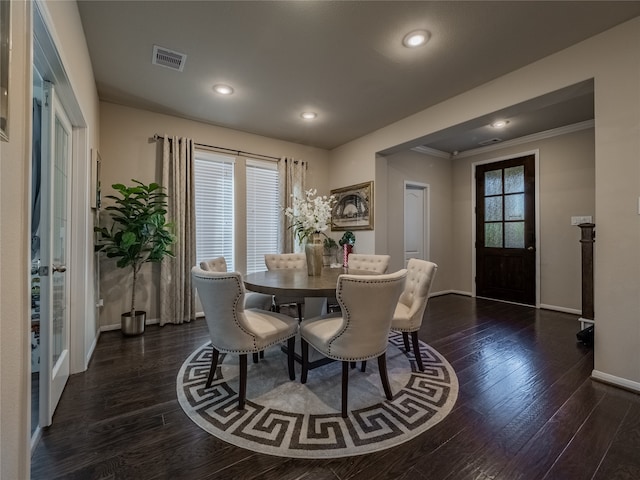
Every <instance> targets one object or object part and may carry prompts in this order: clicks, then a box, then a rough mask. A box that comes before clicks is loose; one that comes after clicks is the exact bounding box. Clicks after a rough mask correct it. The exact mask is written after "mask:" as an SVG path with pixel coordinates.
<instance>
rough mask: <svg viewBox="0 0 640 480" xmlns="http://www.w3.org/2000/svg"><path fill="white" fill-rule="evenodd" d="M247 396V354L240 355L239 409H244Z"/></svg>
mask: <svg viewBox="0 0 640 480" xmlns="http://www.w3.org/2000/svg"><path fill="white" fill-rule="evenodd" d="M246 398H247V354H246V353H243V354H241V355H240V388H239V391H238V410H244V401H245V399H246Z"/></svg>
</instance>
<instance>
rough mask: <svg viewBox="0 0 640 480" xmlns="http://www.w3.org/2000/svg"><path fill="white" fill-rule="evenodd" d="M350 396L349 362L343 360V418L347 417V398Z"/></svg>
mask: <svg viewBox="0 0 640 480" xmlns="http://www.w3.org/2000/svg"><path fill="white" fill-rule="evenodd" d="M348 396H349V362H342V418H347V416H348V413H349V412H347V403H348V402H347V398H348Z"/></svg>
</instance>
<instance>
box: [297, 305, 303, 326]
mask: <svg viewBox="0 0 640 480" xmlns="http://www.w3.org/2000/svg"><path fill="white" fill-rule="evenodd" d="M296 306H297V307H298V321H299V322H301V321H302V304H301V303H296Z"/></svg>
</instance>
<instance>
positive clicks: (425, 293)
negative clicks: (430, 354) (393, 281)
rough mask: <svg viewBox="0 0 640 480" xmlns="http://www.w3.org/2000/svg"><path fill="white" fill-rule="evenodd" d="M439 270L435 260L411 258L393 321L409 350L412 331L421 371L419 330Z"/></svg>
mask: <svg viewBox="0 0 640 480" xmlns="http://www.w3.org/2000/svg"><path fill="white" fill-rule="evenodd" d="M437 270H438V266H437V265H436V264H435V263H433V262H428V261H426V260H419V259H417V258H411V259H409V262H408V263H407V280H406V282H405V285H404V291H403V292H402V294H401V295H400V299H399V300H398V305H397V306H396V311H395V312H394V314H393V320H392V321H391V330H394V331H398V332H402V338H403V340H404V348H405V350H406V351H407V352H410V351H411V348H410V346H409V333H411V342H412V343H413V354H414V356H415V358H416V363H417V365H418V368H419V369H420V371H421V372H424V366H423V365H422V357H421V356H420V343H419V342H418V330H420V326H421V325H422V317H424V311H425V309H426V308H427V302H428V301H429V291H430V290H431V284H432V283H433V279H434V277H435V276H436V271H437Z"/></svg>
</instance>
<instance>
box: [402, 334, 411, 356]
mask: <svg viewBox="0 0 640 480" xmlns="http://www.w3.org/2000/svg"><path fill="white" fill-rule="evenodd" d="M402 340H403V341H404V351H405V352H407V353H409V352H410V351H411V347H410V346H409V333H408V332H402Z"/></svg>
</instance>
